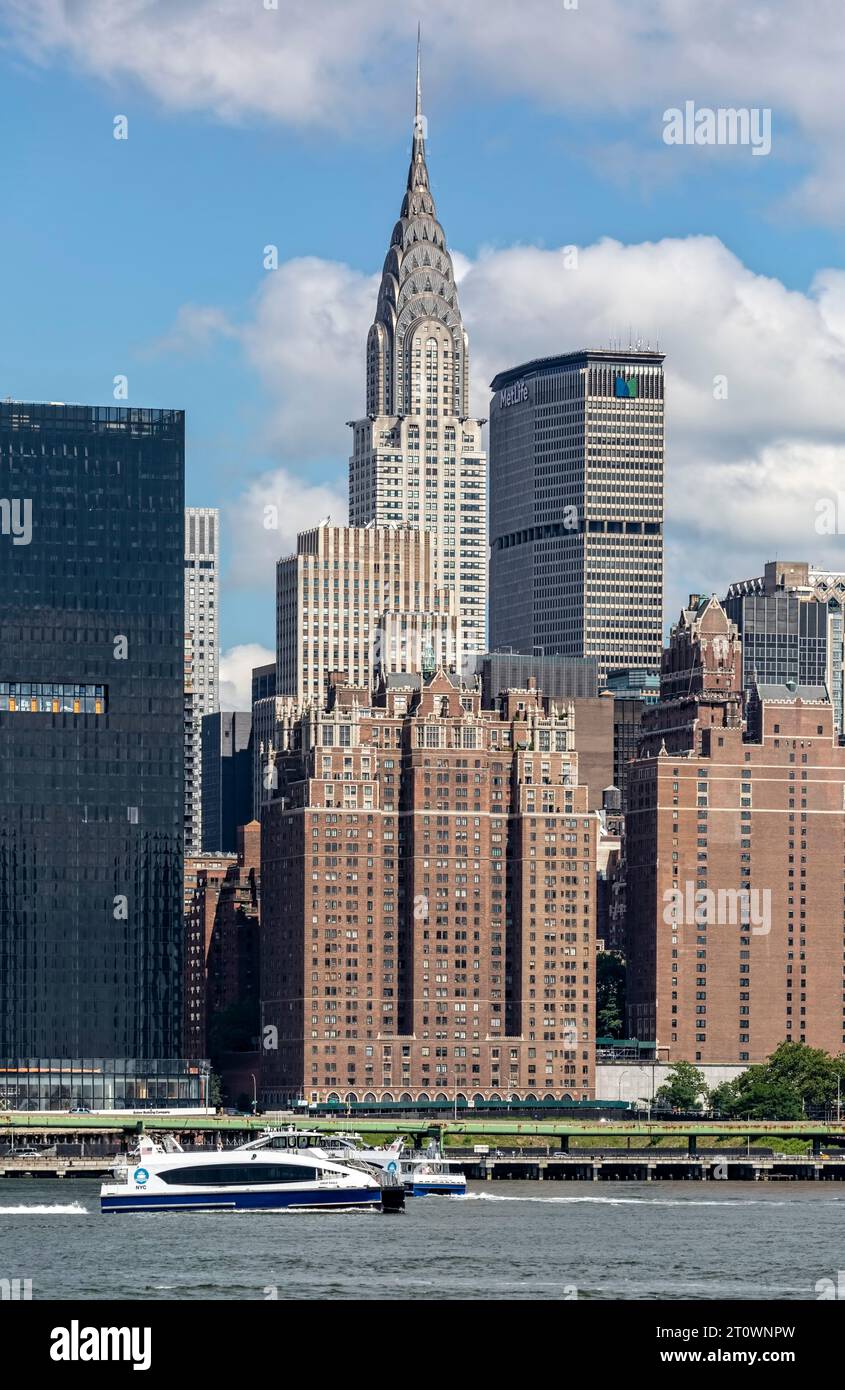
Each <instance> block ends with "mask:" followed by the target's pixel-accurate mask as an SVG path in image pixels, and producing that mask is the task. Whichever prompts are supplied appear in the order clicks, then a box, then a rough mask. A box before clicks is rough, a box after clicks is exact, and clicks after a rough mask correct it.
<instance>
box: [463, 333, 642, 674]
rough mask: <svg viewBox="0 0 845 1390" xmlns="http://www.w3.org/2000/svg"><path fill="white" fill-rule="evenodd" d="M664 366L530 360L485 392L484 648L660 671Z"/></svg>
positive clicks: (612, 359)
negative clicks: (487, 428) (487, 423)
mask: <svg viewBox="0 0 845 1390" xmlns="http://www.w3.org/2000/svg"><path fill="white" fill-rule="evenodd" d="M663 359H664V354H663V353H660V352H652V351H650V350H644V351H641V350H639V349H628V350H627V351H622V352H619V351H615V350H611V349H596V350H587V351H582V352H572V353H567V354H565V355H564V356H561V357H544V358H538V359H536V360H535V361H533V362H527V363H525V364H523V365H522V366H519V367H513V368H511V369H510V370H509V371H505V372H500V373H499V375H498V376H497V377H496V378H495V379H494V381H493V382H492V387H491V389H492V391H493V399H492V402H491V406H490V547H491V553H490V649H491V651H496V650H502V649H506V648H512V649H513V650H514V651H518V652H532V653H544V654H545V655H547V656H550V655H561V656H569V657H588V656H591V657H596V659H597V661H598V670H599V680H600V682H601V681H602V680H603V679H604V676H605V674H606V672H607V671H608V670H611V669H614V668H619V667H633V666H636V667H643V668H645V669H647V670H655V671H656V670H658V669H659V667H660V652H661V646H662V621H663V467H664V430H663V425H664V414H663V411H664V393H663Z"/></svg>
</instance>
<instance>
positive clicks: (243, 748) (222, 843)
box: [202, 710, 253, 854]
mask: <svg viewBox="0 0 845 1390" xmlns="http://www.w3.org/2000/svg"><path fill="white" fill-rule="evenodd" d="M251 736H252V715H251V714H250V713H248V712H247V711H240V710H237V711H232V710H218V711H217V713H216V714H207V715H206V716H205V718H204V719H203V721H202V841H203V843H202V847H203V851H204V853H206V854H219V853H221V852H222V853H233V852H234V851H235V850H236V849H237V843H238V826H239V825H246V824H247V823H248V822H249V821H251V820H252V819H253V815H252V742H251Z"/></svg>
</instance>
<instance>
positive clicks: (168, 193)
mask: <svg viewBox="0 0 845 1390" xmlns="http://www.w3.org/2000/svg"><path fill="white" fill-rule="evenodd" d="M418 21H419V22H420V23H421V25H422V69H423V111H424V113H425V117H426V121H427V125H428V141H427V152H428V164H429V171H430V176H431V182H432V191H433V194H434V198H435V202H436V205H437V209H438V215H439V217H440V220H441V222H442V223H443V225H444V228H445V231H446V235H447V240H448V243H449V247H450V249H451V251H452V252H453V255H454V258H455V264H456V271H457V273H458V275H459V277H460V283H459V290H460V296H461V307H462V311H463V316H464V321H465V326H466V328H467V331H468V332H469V335H470V354H471V374H472V400H471V406H472V410H473V412H474V413H475V414H477V415H479V416H481V417H484V416H486V415H487V414H488V413H489V382H490V380H491V379H492V377H493V375H494V374H495V373H496V372H497V371H500V370H503V369H504V368H507V367H511V366H514V365H516V364H517V363H519V362H521V361H524V360H527V359H529V358H532V357H536V356H543V355H546V354H550V353H557V352H566V351H570V350H573V349H576V348H580V347H598V346H606V345H607V344H608V343H610V342H611V341H612V340H622V341H623V342H624V343H627V341H628V340H629V338H633V339H640V338H642V339H643V340H645V341H647V342H649V343H651V344H655V343H657V342H658V341H659V345H660V348H661V349H662V350H663V351H665V353H666V373H667V404H666V408H667V469H666V506H667V520H666V617H667V621H669V620H672V619H674V618H675V617H676V616H677V612H678V609H679V607H680V605H681V602H682V601H683V599H684V598H685V596H686V595H687V594H688V593H689V592H717V593H720V594H721V593H723V592H724V588H725V586H726V584H727V583H728V582H730V581H731V580H732V579H741V578H747V577H750V576H752V575H756V574H759V573H762V567H763V564H764V563H765V561H766V560H770V559H775V558H782V559H792V560H809V561H810V562H811V563H813V564H816V565H818V566H819V567H825V568H830V569H845V542H844V541H843V532H845V467H843V464H845V269H843V251H845V235H843V228H845V162H843V161H842V158H841V151H842V149H843V143H845V103H843V102H842V100H841V73H842V71H843V66H845V63H843V59H845V52H843V49H845V26H843V24H842V23H841V0H802V4H801V5H800V6H796V5H794V4H793V3H791V0H790V2H789V3H788V2H787V0H767V2H766V3H747V4H743V5H742V6H738V5H736V4H735V0H710V3H709V4H708V5H707V6H706V7H701V6H696V5H694V4H692V3H691V0H640V3H639V4H638V5H637V6H636V7H632V6H631V5H630V4H629V3H628V0H577V3H574V0H520V3H519V4H516V3H514V0H461V3H460V4H455V3H454V0H419V3H417V2H416V0H406V3H405V4H403V5H397V4H396V3H395V0H307V3H306V2H305V0H278V5H276V4H275V3H274V0H122V2H121V4H119V5H117V4H114V3H113V0H0V122H2V130H3V135H4V139H3V142H2V156H0V158H2V166H3V167H2V193H1V194H0V257H2V262H0V263H2V267H3V279H2V283H3V295H2V301H0V397H4V396H11V397H14V398H17V399H22V400H59V401H81V402H86V403H91V404H105V403H110V402H111V401H112V400H113V399H114V396H113V391H114V379H115V377H116V376H125V377H126V378H127V379H128V403H129V404H134V405H142V406H170V407H179V408H182V409H184V410H185V411H186V430H187V501H188V502H189V504H192V505H203V506H217V507H220V509H221V512H222V532H223V573H222V592H221V599H222V603H221V638H222V642H221V645H222V647H223V653H224V655H223V660H222V663H221V675H222V678H223V679H222V687H221V699H222V703H223V704H224V707H239V708H243V707H246V706H248V703H249V700H248V676H249V670H250V668H251V666H252V665H253V664H257V663H258V662H260V661H262V660H270V659H272V647H273V641H274V565H275V561H276V559H277V558H278V557H279V556H280V555H283V554H288V553H290V551H291V550H292V549H293V548H294V543H295V535H296V531H297V530H298V529H301V528H303V527H305V526H307V525H313V524H316V523H317V522H318V521H319V520H320V519H321V518H322V517H324V516H326V515H331V516H332V519H333V520H337V521H342V520H344V519H345V514H346V465H347V458H348V452H349V433H350V432H349V430H348V428H347V426H346V421H348V420H351V419H353V418H354V417H355V416H357V415H359V414H360V413H361V412H362V411H363V408H364V370H363V352H364V344H365V338H366V332H367V328H368V326H369V324H370V322H371V320H372V317H373V314H374V311H375V304H376V293H377V286H378V278H379V274H380V271H381V266H382V262H383V260H384V256H385V253H386V250H387V246H388V243H389V239H390V234H391V230H392V227H393V224H394V222H395V220H396V218H397V217H398V215H399V210H400V205H401V200H402V194H403V191H404V186H405V178H406V173H407V164H408V157H409V152H410V142H411V127H412V118H413V102H414V66H415V46H416V29H417V22H418ZM686 103H692V104H693V108H694V111H695V112H698V113H701V112H705V113H706V111H714V112H717V111H718V110H719V109H720V108H734V109H738V108H742V109H747V110H749V111H750V112H757V113H759V115H758V119H759V120H760V122H761V125H760V126H759V127H758V129H759V130H760V131H762V130H763V129H764V124H762V123H764V122H765V119H766V118H765V115H764V113H765V112H767V111H768V112H769V113H770V116H769V118H768V119H769V121H770V129H771V139H770V145H771V148H770V149H769V150H768V151H767V152H765V153H764V152H762V151H763V150H764V149H765V144H764V143H763V142H762V141H758V142H757V146H758V150H759V151H760V152H758V153H755V148H754V146H753V145H751V144H749V143H746V144H739V143H735V144H724V143H722V144H706V143H695V144H682V145H679V144H670V143H667V140H666V138H665V136H666V134H667V129H668V124H669V121H668V118H666V114H665V113H666V112H668V111H671V110H679V111H682V112H683V111H684V110H685V109H686ZM121 118H122V119H121ZM699 119H700V120H702V121H704V120H706V116H700V117H699ZM702 131H703V133H706V129H705V127H703V126H702ZM116 133H118V134H124V133H125V136H126V138H121V139H116V138H115V134H116ZM766 143H768V142H766ZM573 247H574V248H575V254H574V255H573V254H572V250H571V248H573ZM268 248H271V249H269V250H268ZM270 502H272V503H275V504H276V506H277V508H278V512H279V526H278V529H277V530H275V531H268V530H266V529H265V526H264V521H265V515H266V513H265V507H266V504H267V503H270Z"/></svg>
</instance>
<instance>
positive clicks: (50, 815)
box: [0, 402, 184, 1075]
mask: <svg viewBox="0 0 845 1390" xmlns="http://www.w3.org/2000/svg"><path fill="white" fill-rule="evenodd" d="M183 494H184V416H183V414H182V412H181V411H170V410H139V409H129V408H125V407H90V406H69V405H30V404H22V403H20V402H2V403H0V501H1V500H2V499H6V500H7V502H9V504H10V506H9V508H8V509H7V510H8V513H9V515H10V516H11V517H15V516H17V517H18V518H19V520H20V518H21V517H22V516H23V515H24V512H25V513H26V515H27V516H28V517H29V519H30V520H29V526H28V527H25V526H24V525H22V524H21V525H19V526H18V528H17V532H18V534H15V533H14V528H13V527H11V526H9V527H4V528H3V530H2V531H0V1060H2V1064H3V1067H4V1070H5V1071H7V1074H8V1069H9V1065H10V1064H11V1063H14V1065H15V1066H18V1065H19V1063H18V1061H17V1059H20V1058H29V1059H42V1060H41V1061H40V1062H38V1063H36V1062H34V1061H30V1063H29V1064H28V1065H29V1066H30V1067H34V1066H36V1065H38V1066H40V1068H41V1069H44V1068H45V1067H46V1068H48V1069H49V1068H54V1069H55V1068H57V1067H58V1066H59V1064H60V1063H61V1064H62V1067H63V1068H64V1059H67V1060H69V1061H72V1062H74V1064H75V1065H74V1068H73V1070H75V1071H76V1072H77V1073H78V1074H80V1075H82V1074H87V1072H88V1067H87V1065H86V1064H85V1062H84V1059H86V1058H91V1057H94V1058H99V1059H139V1058H146V1059H156V1058H178V1057H180V1056H181V1054H182V1034H181V1018H182V1001H181V992H182V980H183V969H182V951H183V940H182V917H181V909H182V891H181V883H182V811H183V805H182V803H183V756H184V740H183V727H182V721H183V637H184V634H183V623H184V613H183V553H182V552H183V527H184V523H183V505H184V495H183ZM14 504H18V506H17V511H16V510H15V505H14ZM21 504H23V505H21ZM0 511H2V508H0ZM2 514H3V515H4V516H5V514H6V513H5V512H3V513H2ZM27 530H28V531H29V532H30V534H29V535H28V536H27V535H26V534H25V533H26V531H27ZM43 1059H47V1061H46V1062H45V1061H44V1060H43ZM102 1065H103V1066H106V1065H108V1063H107V1062H105V1061H104V1062H103V1064H102ZM112 1065H113V1064H112ZM144 1065H145V1066H147V1067H148V1066H149V1063H146V1064H144ZM121 1068H122V1070H123V1071H125V1069H126V1063H125V1062H121ZM64 1069H65V1070H69V1068H64Z"/></svg>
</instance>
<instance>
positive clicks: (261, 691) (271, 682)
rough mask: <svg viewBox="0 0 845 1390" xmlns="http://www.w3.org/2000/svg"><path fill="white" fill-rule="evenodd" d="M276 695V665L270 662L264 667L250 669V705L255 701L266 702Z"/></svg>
mask: <svg viewBox="0 0 845 1390" xmlns="http://www.w3.org/2000/svg"><path fill="white" fill-rule="evenodd" d="M275 693H276V663H275V661H270V662H268V663H267V665H266V666H253V668H252V704H253V705H255V702H256V700H266V699H268V698H269V697H270V696H271V695H275Z"/></svg>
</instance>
